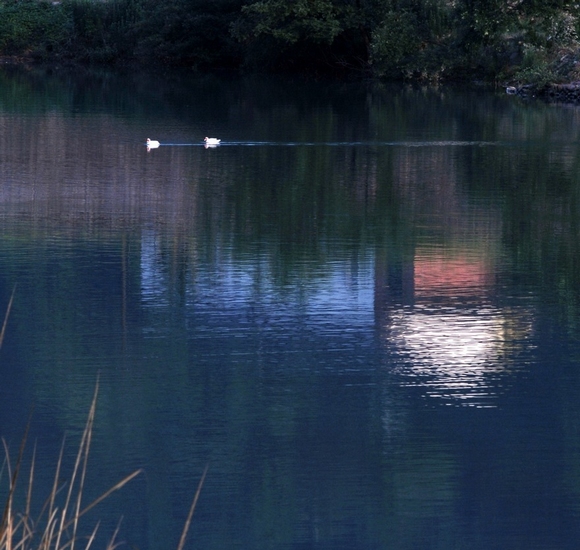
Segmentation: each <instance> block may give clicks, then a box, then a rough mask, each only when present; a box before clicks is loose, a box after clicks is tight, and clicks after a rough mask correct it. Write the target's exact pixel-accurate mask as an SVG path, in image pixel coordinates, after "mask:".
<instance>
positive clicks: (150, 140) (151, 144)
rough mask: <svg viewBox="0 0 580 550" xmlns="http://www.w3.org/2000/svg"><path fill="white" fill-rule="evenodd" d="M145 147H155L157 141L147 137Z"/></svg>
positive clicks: (157, 145) (157, 143) (157, 144)
mask: <svg viewBox="0 0 580 550" xmlns="http://www.w3.org/2000/svg"><path fill="white" fill-rule="evenodd" d="M147 147H148V148H149V149H156V148H157V147H159V142H158V141H157V140H155V139H149V138H147Z"/></svg>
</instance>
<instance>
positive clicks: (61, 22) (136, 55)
mask: <svg viewBox="0 0 580 550" xmlns="http://www.w3.org/2000/svg"><path fill="white" fill-rule="evenodd" d="M579 15H580V7H579V6H578V5H577V4H574V3H573V2H571V1H569V0H212V1H210V2H208V1H207V0H171V1H167V2H163V1H162V2H159V1H155V0H105V1H97V0H62V1H56V2H50V1H46V0H0V55H4V56H19V55H26V56H28V57H30V56H32V57H34V58H37V59H41V60H50V61H52V60H72V61H81V62H92V63H95V62H96V63H107V64H109V63H110V64H113V63H115V64H118V63H129V62H138V63H139V62H144V61H147V62H159V63H163V64H168V65H176V66H188V67H194V68H198V69H206V68H218V67H219V68H245V69H251V70H256V69H257V70H266V71H293V72H307V73H313V74H324V73H329V74H339V75H346V74H360V75H364V76H372V77H381V78H387V79H422V80H444V79H455V80H457V79H464V78H470V79H473V78H478V79H485V80H498V79H502V80H518V81H520V82H525V81H534V82H539V81H540V82H541V81H545V82H547V81H550V80H551V81H557V80H562V79H566V80H575V79H576V76H577V75H576V74H575V67H576V65H577V61H578V51H579V49H580V48H579V42H578V21H579ZM578 66H580V65H578ZM579 75H580V70H579Z"/></svg>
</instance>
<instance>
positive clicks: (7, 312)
mask: <svg viewBox="0 0 580 550" xmlns="http://www.w3.org/2000/svg"><path fill="white" fill-rule="evenodd" d="M15 292H16V285H14V288H13V289H12V294H11V295H10V301H9V302H8V307H7V308H6V313H5V314H4V323H3V324H2V331H0V348H1V347H2V342H4V333H5V332H6V325H7V324H8V317H9V315H10V310H11V309H12V302H13V301H14V293H15Z"/></svg>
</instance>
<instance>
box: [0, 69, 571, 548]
mask: <svg viewBox="0 0 580 550" xmlns="http://www.w3.org/2000/svg"><path fill="white" fill-rule="evenodd" d="M579 123H580V111H579V110H578V108H576V107H568V106H558V105H554V106H547V105H544V104H541V103H532V102H530V103H526V102H522V101H521V100H520V99H519V98H514V97H512V96H509V97H508V96H506V95H504V94H499V93H498V94H496V93H495V92H494V91H493V90H481V89H479V90H477V89H476V90H457V89H453V88H442V89H434V88H412V87H387V86H378V85H373V86H371V85H364V86H363V85H358V84H348V85H345V84H343V85H339V84H332V83H324V82H318V83H312V82H311V83H306V82H292V81H284V80H276V79H270V80H269V79H257V78H256V79H252V78H240V79H238V78H234V77H227V76H220V77H215V76H214V77H210V76H202V75H183V74H178V73H170V74H167V75H164V77H163V78H158V77H148V76H147V75H145V74H119V75H113V74H108V73H86V74H76V75H70V74H68V73H66V72H64V71H53V72H51V73H47V72H45V71H42V70H31V71H20V70H8V69H5V70H2V71H0V182H1V185H0V230H1V232H0V306H2V304H4V305H3V306H2V309H4V308H5V307H6V305H7V303H8V300H9V298H10V295H11V293H12V291H13V289H15V298H14V304H13V307H12V311H11V314H10V319H9V322H8V326H7V331H6V336H5V340H4V344H3V347H2V349H1V350H0V360H1V362H2V369H0V435H2V436H3V437H4V438H5V439H6V441H7V443H8V445H9V447H10V449H11V453H12V454H13V455H15V454H16V453H17V447H18V444H19V442H20V438H21V436H22V433H23V431H24V426H25V424H26V421H27V419H28V416H29V413H30V412H31V410H32V409H33V413H32V423H31V431H32V434H31V439H33V440H35V441H36V445H37V461H38V465H37V472H38V473H37V475H36V480H37V481H36V483H37V488H38V493H39V495H38V500H39V501H40V500H41V497H42V496H43V494H46V492H44V493H43V491H48V490H49V487H50V484H51V483H52V474H53V471H54V465H55V463H56V459H57V456H58V452H59V448H60V444H61V441H62V438H63V436H64V435H65V434H67V442H68V443H69V444H70V448H69V446H67V451H66V454H65V462H66V467H65V472H64V473H63V477H65V474H66V472H67V468H68V469H69V470H70V464H71V463H72V460H73V455H74V445H75V443H77V442H78V439H79V434H80V431H81V430H82V428H83V426H84V420H85V417H86V414H87V411H88V407H89V403H90V398H91V395H92V391H93V388H94V384H95V380H96V378H97V375H99V376H100V384H101V388H100V399H99V404H98V412H97V419H96V427H95V435H94V441H93V446H92V458H91V460H90V462H89V474H88V480H87V489H86V493H87V494H86V499H87V501H89V500H90V498H91V497H95V496H98V495H99V494H100V493H101V492H103V491H104V490H105V489H106V488H108V487H109V486H110V485H112V484H113V483H114V482H116V481H117V480H119V479H120V478H121V477H123V476H124V475H126V474H128V473H129V472H131V471H132V470H134V469H136V468H143V469H144V474H143V475H142V476H140V478H138V479H137V480H136V481H134V482H133V483H132V484H130V485H129V486H127V487H125V488H124V489H123V490H122V491H121V492H120V493H118V494H115V495H113V496H112V497H111V498H110V499H108V500H107V501H106V502H105V503H103V504H102V505H100V506H99V507H98V508H97V509H95V510H94V511H92V512H91V514H90V517H89V518H88V520H89V523H90V524H92V523H93V522H96V521H97V520H98V519H102V520H103V521H102V525H101V527H100V530H101V533H102V534H101V536H102V538H103V539H104V538H106V537H107V536H108V535H110V534H111V533H112V531H113V529H114V527H115V526H116V523H117V521H118V519H119V517H121V516H123V522H122V525H121V531H120V538H121V539H122V540H125V541H126V542H127V544H129V545H131V547H136V548H140V549H143V550H145V549H150V550H154V549H167V548H176V547H177V543H178V540H179V535H180V533H181V528H182V526H183V524H184V522H185V519H186V515H187V511H188V509H189V505H190V502H191V499H192V498H193V494H194V492H195V488H196V486H197V482H198V480H199V478H200V476H201V474H202V472H203V470H204V468H205V466H206V465H209V471H208V475H207V478H206V482H205V484H204V487H203V490H202V493H201V497H200V500H199V503H198V507H197V510H196V513H195V515H194V519H193V523H192V527H191V531H190V535H189V538H188V544H187V547H188V548H194V547H203V548H207V549H211V548H216V549H218V548H219V549H222V548H231V549H234V548H240V549H248V548H256V549H261V548H276V549H298V548H300V549H305V548H313V549H315V548H316V549H326V548H328V549H341V548H344V549H349V550H353V549H361V550H363V549H364V550H367V549H371V548H374V549H396V550H399V549H411V548H422V549H423V548H425V549H427V548H441V549H449V548H469V549H486V550H487V549H489V548H526V549H532V548H536V549H545V548H558V549H560V548H575V547H576V545H577V540H578V539H579V536H580V527H579V526H580V522H579V521H578V520H579V519H580V507H579V504H578V503H579V502H580V500H579V498H580V467H579V465H580V443H579V442H580V439H579V438H578V435H579V430H580V405H579V401H578V399H577V395H578V391H579V390H580V373H579V369H578V367H579V358H580V353H579V352H580V344H579V341H578V332H577V330H578V326H579V321H580V319H579V316H578V311H579V309H578V304H579V300H578V289H579V288H580V285H579V283H580V281H579V280H578V279H579V277H580V275H578V273H580V271H579V269H578V267H579V265H578V264H579V260H580V249H579V245H578V243H579V242H580V240H579V233H580V227H579V225H580V224H579V222H578V220H580V217H579V216H578V213H579V206H580V203H579V199H580V193H579V191H578V190H579V183H580V182H579V177H578V175H577V174H578V166H579V161H580V158H579V155H578V150H577V149H578V148H577V142H578V128H579V127H580V126H579ZM206 135H208V136H215V137H218V138H221V139H222V142H221V143H220V145H219V146H216V147H208V148H204V143H203V137H204V136H206ZM147 137H150V138H151V139H154V140H159V141H160V146H159V147H158V148H150V150H147V147H146V146H145V140H146V138H147Z"/></svg>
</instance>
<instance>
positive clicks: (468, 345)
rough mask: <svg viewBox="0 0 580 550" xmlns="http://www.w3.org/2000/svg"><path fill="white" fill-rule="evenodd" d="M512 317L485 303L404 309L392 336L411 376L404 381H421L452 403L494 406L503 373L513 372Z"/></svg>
mask: <svg viewBox="0 0 580 550" xmlns="http://www.w3.org/2000/svg"><path fill="white" fill-rule="evenodd" d="M522 314H523V315H526V313H525V312H522ZM512 315H513V312H512ZM508 323H510V319H509V318H506V316H505V315H504V313H503V312H502V311H500V310H497V309H492V308H485V307H483V308H481V309H478V310H475V311H461V310H455V311H454V310H448V311H445V312H441V311H439V310H431V311H429V310H428V309H426V308H422V307H418V308H415V309H413V310H405V311H402V312H401V313H400V314H398V315H397V316H396V317H394V319H393V327H394V328H393V339H394V341H395V345H396V346H397V349H399V350H400V352H401V354H402V355H403V356H404V358H405V360H404V361H402V364H401V365H400V366H399V367H398V372H399V373H400V374H402V375H404V376H405V377H407V378H408V379H409V381H408V382H406V383H405V385H409V386H420V387H422V388H424V391H425V395H427V396H429V397H433V398H439V399H444V400H446V401H447V402H448V404H461V405H467V406H474V407H492V406H495V404H494V398H495V397H497V392H498V391H500V390H501V388H502V384H501V383H500V382H499V377H500V376H501V375H507V374H509V366H508V364H506V362H505V356H504V355H505V346H506V344H507V343H508V342H511V341H510V340H507V339H506V325H507V324H508Z"/></svg>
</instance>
